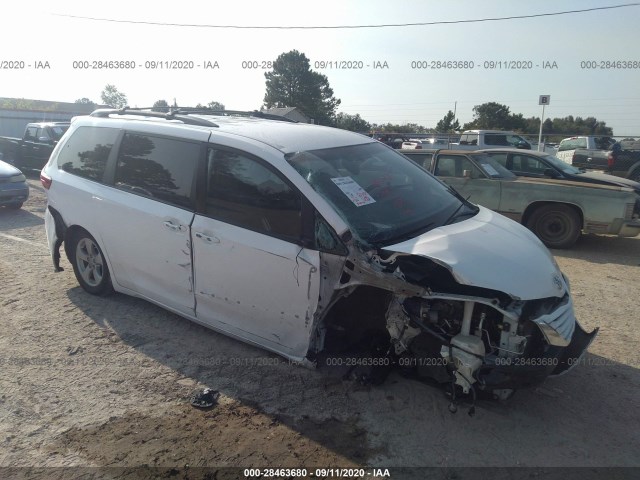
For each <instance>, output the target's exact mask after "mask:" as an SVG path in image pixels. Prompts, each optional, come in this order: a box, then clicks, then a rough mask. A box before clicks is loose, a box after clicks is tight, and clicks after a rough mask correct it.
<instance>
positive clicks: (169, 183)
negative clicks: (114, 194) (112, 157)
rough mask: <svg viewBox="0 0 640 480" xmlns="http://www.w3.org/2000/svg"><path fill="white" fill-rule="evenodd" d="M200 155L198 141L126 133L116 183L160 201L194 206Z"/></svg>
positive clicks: (125, 188)
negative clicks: (194, 186) (194, 189)
mask: <svg viewBox="0 0 640 480" xmlns="http://www.w3.org/2000/svg"><path fill="white" fill-rule="evenodd" d="M199 156H200V145H199V144H197V143H192V142H187V141H183V140H177V139H172V138H164V137H153V136H149V135H143V134H139V133H126V134H125V135H124V137H123V139H122V144H121V146H120V152H119V154H118V163H117V165H116V176H115V185H116V187H118V188H121V189H123V190H127V191H129V192H132V193H136V194H139V195H144V196H146V197H150V198H153V199H155V200H159V201H161V202H166V203H171V204H173V205H176V206H179V207H184V208H189V209H190V208H193V203H194V202H193V194H192V192H193V185H194V183H195V172H196V169H197V164H198V158H199Z"/></svg>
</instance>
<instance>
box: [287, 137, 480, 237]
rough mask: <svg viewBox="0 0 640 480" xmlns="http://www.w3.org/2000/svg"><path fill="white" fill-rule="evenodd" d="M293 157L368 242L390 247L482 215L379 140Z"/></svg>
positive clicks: (356, 233) (358, 233)
mask: <svg viewBox="0 0 640 480" xmlns="http://www.w3.org/2000/svg"><path fill="white" fill-rule="evenodd" d="M287 161H288V162H289V163H290V164H291V165H292V166H293V167H294V168H295V169H296V170H297V171H298V172H299V173H300V175H302V176H303V177H304V178H305V180H306V181H307V182H308V183H309V184H310V185H311V186H312V187H313V189H314V190H316V191H317V192H318V193H319V194H320V195H322V196H323V197H324V198H325V199H326V200H327V201H328V202H329V203H330V204H331V205H332V206H333V207H334V208H335V209H336V211H337V212H338V214H339V215H340V216H341V217H342V218H343V219H344V220H345V222H346V223H347V224H348V225H349V226H350V228H351V230H352V232H353V233H354V234H355V235H357V236H358V237H359V239H360V240H362V241H364V242H366V243H368V244H377V245H390V244H392V243H396V242H399V241H403V240H406V239H409V238H413V237H415V236H417V235H420V234H421V233H424V232H426V231H428V230H431V229H433V228H436V227H439V226H442V225H444V224H446V223H448V222H449V221H451V220H452V218H453V217H460V216H463V215H469V214H473V215H475V213H477V207H475V206H474V205H472V204H470V203H467V202H466V201H464V199H462V198H461V197H460V196H459V195H458V194H457V193H456V192H455V191H454V190H453V189H451V188H448V187H447V186H445V185H444V184H443V183H441V182H440V181H439V180H437V179H436V178H434V177H433V176H432V175H431V174H429V173H428V172H427V171H425V170H424V169H422V168H420V167H419V166H417V165H416V164H415V163H414V162H412V161H410V160H408V159H407V158H405V157H404V156H402V155H400V154H398V153H396V152H394V151H393V150H391V149H389V148H388V147H386V146H384V145H382V144H380V143H377V142H376V143H367V144H363V145H352V146H347V147H336V148H327V149H322V150H312V151H302V152H295V153H291V154H288V155H287Z"/></svg>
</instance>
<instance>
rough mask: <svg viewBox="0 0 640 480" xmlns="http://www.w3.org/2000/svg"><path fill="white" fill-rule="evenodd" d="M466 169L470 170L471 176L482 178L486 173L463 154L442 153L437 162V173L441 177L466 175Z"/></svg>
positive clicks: (461, 176)
mask: <svg viewBox="0 0 640 480" xmlns="http://www.w3.org/2000/svg"><path fill="white" fill-rule="evenodd" d="M465 170H466V171H469V172H470V173H469V175H470V177H471V178H480V177H483V176H484V175H483V174H482V172H481V171H480V169H479V168H478V167H476V166H475V165H474V164H473V162H471V160H469V159H468V158H467V157H463V156H461V155H440V156H438V163H437V164H436V175H437V176H439V177H458V178H463V177H464V176H465V173H464V172H465Z"/></svg>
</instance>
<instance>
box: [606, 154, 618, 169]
mask: <svg viewBox="0 0 640 480" xmlns="http://www.w3.org/2000/svg"><path fill="white" fill-rule="evenodd" d="M615 161H616V159H615V158H613V152H609V155H608V156H607V166H608V167H609V169H612V168H613V164H614V163H615Z"/></svg>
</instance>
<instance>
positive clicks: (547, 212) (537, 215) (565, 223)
mask: <svg viewBox="0 0 640 480" xmlns="http://www.w3.org/2000/svg"><path fill="white" fill-rule="evenodd" d="M527 228H529V230H531V231H532V232H533V233H535V234H536V235H537V236H538V238H539V239H540V240H542V243H544V244H545V245H546V246H547V247H549V248H569V247H571V246H572V245H573V244H574V243H576V241H577V240H578V237H579V236H580V232H581V231H582V225H581V222H580V215H579V214H578V212H577V211H576V209H575V208H573V207H570V206H568V205H555V204H552V205H544V206H542V207H539V208H537V209H536V210H535V211H534V212H533V213H532V214H531V217H529V220H528V221H527Z"/></svg>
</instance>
